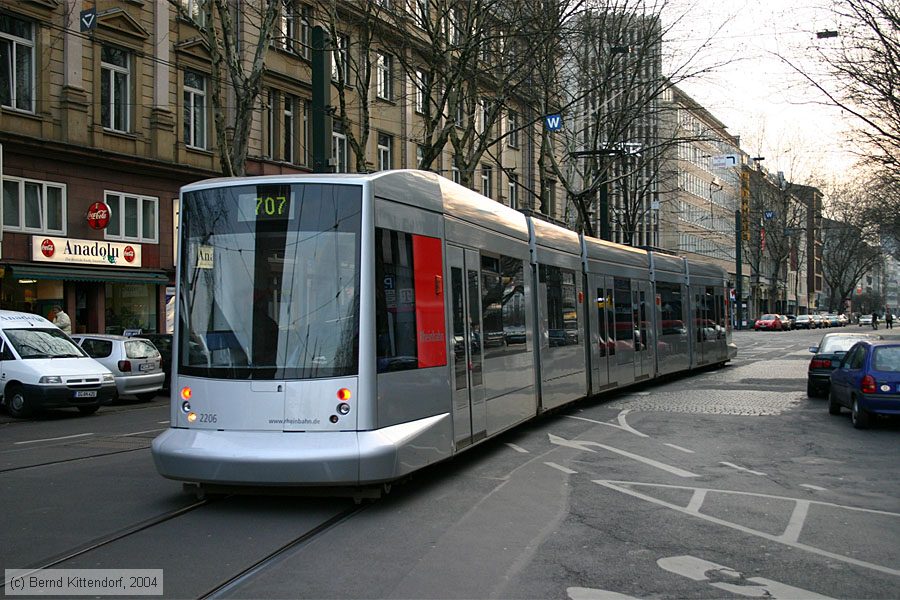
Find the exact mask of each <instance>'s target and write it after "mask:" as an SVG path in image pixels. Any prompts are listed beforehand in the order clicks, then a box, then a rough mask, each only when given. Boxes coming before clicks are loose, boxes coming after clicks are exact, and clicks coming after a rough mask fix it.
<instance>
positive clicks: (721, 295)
mask: <svg viewBox="0 0 900 600" xmlns="http://www.w3.org/2000/svg"><path fill="white" fill-rule="evenodd" d="M716 314H717V316H718V318H717V319H716V324H717V325H718V330H717V331H718V332H719V337H720V338H721V337H723V336H724V335H725V324H726V323H727V321H728V319H727V317H728V314H727V313H726V311H725V290H724V288H716Z"/></svg>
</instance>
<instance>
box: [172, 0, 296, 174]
mask: <svg viewBox="0 0 900 600" xmlns="http://www.w3.org/2000/svg"><path fill="white" fill-rule="evenodd" d="M169 3H170V4H171V5H172V6H174V7H175V8H176V10H177V11H178V14H179V15H180V16H181V17H182V18H184V19H185V20H187V21H189V22H190V23H191V24H192V25H193V26H194V27H195V28H196V30H197V32H198V33H199V35H200V37H201V38H202V39H203V42H204V44H205V46H206V48H207V49H208V50H209V55H210V71H211V72H210V81H211V88H212V89H211V94H210V97H211V102H212V109H213V125H214V133H215V138H216V149H217V151H218V152H219V161H220V164H221V167H222V173H223V174H224V175H226V176H240V175H244V174H245V172H246V162H247V153H248V150H249V143H250V130H251V127H252V125H253V113H254V108H255V107H256V104H257V100H258V99H259V95H260V92H261V91H262V77H263V74H264V72H265V60H266V55H267V54H268V51H269V45H270V43H271V41H272V36H273V32H274V30H275V23H276V19H277V18H278V15H279V11H280V9H281V4H282V3H281V2H270V1H268V0H244V1H243V2H242V3H241V4H240V5H238V4H236V3H234V2H230V1H229V0H200V1H198V2H197V3H196V4H195V5H194V7H195V10H194V11H193V12H189V11H188V10H187V6H188V5H187V4H186V3H184V2H182V1H181V0H169ZM248 30H250V32H249V33H248ZM242 32H243V33H242ZM247 39H250V40H253V41H254V42H253V44H252V45H250V46H249V47H248V45H247V43H246V40H247Z"/></svg>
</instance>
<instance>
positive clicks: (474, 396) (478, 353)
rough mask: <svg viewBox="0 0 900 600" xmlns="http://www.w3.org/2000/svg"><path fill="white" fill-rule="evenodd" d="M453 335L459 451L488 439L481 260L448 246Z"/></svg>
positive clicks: (455, 414) (473, 252)
mask: <svg viewBox="0 0 900 600" xmlns="http://www.w3.org/2000/svg"><path fill="white" fill-rule="evenodd" d="M447 265H448V267H449V268H450V300H451V301H450V311H451V321H452V323H451V325H452V331H453V352H452V353H451V356H452V368H453V431H454V436H453V437H454V441H455V442H456V447H457V448H464V447H466V446H468V445H469V444H472V443H474V442H477V441H478V440H480V439H481V438H483V437H485V435H486V429H487V419H486V411H485V401H484V380H483V372H482V366H483V365H482V356H483V354H482V343H483V341H482V335H481V289H480V285H479V282H480V280H481V278H480V277H479V274H478V272H479V265H480V262H479V257H478V252H476V251H475V250H466V249H463V248H459V247H457V246H449V245H448V246H447Z"/></svg>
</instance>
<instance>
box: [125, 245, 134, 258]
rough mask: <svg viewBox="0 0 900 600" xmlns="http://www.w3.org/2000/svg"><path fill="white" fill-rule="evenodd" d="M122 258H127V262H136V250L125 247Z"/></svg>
mask: <svg viewBox="0 0 900 600" xmlns="http://www.w3.org/2000/svg"><path fill="white" fill-rule="evenodd" d="M122 256H124V257H125V260H127V261H128V262H133V261H134V248H132V247H131V246H125V250H123V251H122Z"/></svg>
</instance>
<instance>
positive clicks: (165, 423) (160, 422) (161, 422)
mask: <svg viewBox="0 0 900 600" xmlns="http://www.w3.org/2000/svg"><path fill="white" fill-rule="evenodd" d="M157 423H159V424H160V425H168V424H169V422H168V421H157Z"/></svg>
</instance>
